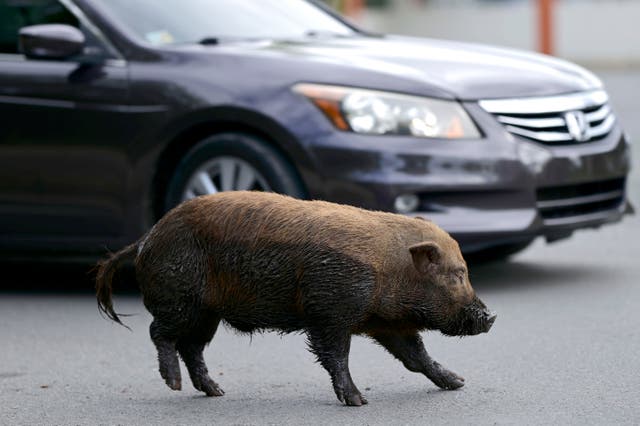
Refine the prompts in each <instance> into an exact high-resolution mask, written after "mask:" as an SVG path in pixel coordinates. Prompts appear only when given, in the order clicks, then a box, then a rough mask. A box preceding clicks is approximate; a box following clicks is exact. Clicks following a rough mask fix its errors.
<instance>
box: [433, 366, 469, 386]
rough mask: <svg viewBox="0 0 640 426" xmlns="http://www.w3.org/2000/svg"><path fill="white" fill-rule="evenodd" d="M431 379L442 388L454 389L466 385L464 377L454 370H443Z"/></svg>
mask: <svg viewBox="0 0 640 426" xmlns="http://www.w3.org/2000/svg"><path fill="white" fill-rule="evenodd" d="M431 381H432V382H433V383H434V384H435V385H436V386H438V387H439V388H441V389H445V390H454V389H458V388H461V387H463V386H464V378H463V377H461V376H458V375H457V374H456V373H454V372H453V371H448V370H443V371H440V372H438V374H437V375H435V376H434V377H431Z"/></svg>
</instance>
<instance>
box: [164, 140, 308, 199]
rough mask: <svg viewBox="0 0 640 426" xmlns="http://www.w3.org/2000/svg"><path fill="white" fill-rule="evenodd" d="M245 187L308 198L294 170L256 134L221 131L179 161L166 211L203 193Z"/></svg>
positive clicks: (169, 189)
mask: <svg viewBox="0 0 640 426" xmlns="http://www.w3.org/2000/svg"><path fill="white" fill-rule="evenodd" d="M243 190H244V191H270V192H278V193H281V194H286V195H290V196H292V197H296V198H305V191H304V189H303V187H302V184H301V182H300V179H299V178H298V177H297V175H296V173H295V170H294V169H293V167H292V166H291V164H289V162H288V161H287V160H286V159H285V158H283V156H282V155H281V154H280V153H279V152H278V151H276V150H275V149H274V148H272V147H271V146H269V145H268V144H267V143H265V142H263V141H262V140H260V139H259V138H257V137H255V136H251V135H246V134H242V133H220V134H216V135H213V136H210V137H208V138H206V139H204V140H202V141H200V142H199V143H197V144H196V145H195V146H194V147H193V148H191V149H190V150H189V151H188V152H187V154H186V155H185V156H184V157H183V158H182V160H181V161H180V162H179V163H178V166H177V168H176V171H175V172H174V174H173V177H172V178H171V180H170V182H169V186H168V191H167V195H166V198H165V211H168V210H169V209H171V208H173V207H175V206H176V205H178V204H179V203H181V202H182V201H186V200H188V199H191V198H194V197H197V196H200V195H208V194H215V193H216V192H221V191H243Z"/></svg>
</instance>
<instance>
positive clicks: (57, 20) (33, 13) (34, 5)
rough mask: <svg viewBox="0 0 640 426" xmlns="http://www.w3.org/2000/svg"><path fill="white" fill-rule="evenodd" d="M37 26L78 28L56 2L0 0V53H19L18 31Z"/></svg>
mask: <svg viewBox="0 0 640 426" xmlns="http://www.w3.org/2000/svg"><path fill="white" fill-rule="evenodd" d="M38 24H67V25H72V26H74V27H76V28H80V24H79V22H78V19H77V18H76V17H75V16H74V15H73V14H72V13H71V12H69V11H68V10H67V8H65V7H64V6H63V5H62V4H60V2H58V1H57V0H0V53H19V52H18V31H20V28H22V27H25V26H28V25H38Z"/></svg>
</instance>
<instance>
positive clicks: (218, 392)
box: [200, 379, 224, 396]
mask: <svg viewBox="0 0 640 426" xmlns="http://www.w3.org/2000/svg"><path fill="white" fill-rule="evenodd" d="M200 390H201V391H202V392H204V393H206V394H207V396H222V395H224V391H223V390H222V389H221V388H220V386H218V384H217V383H216V382H214V381H213V380H211V379H209V380H207V381H206V382H205V383H204V384H203V385H202V389H200Z"/></svg>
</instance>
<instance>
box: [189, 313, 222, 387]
mask: <svg viewBox="0 0 640 426" xmlns="http://www.w3.org/2000/svg"><path fill="white" fill-rule="evenodd" d="M198 322H199V324H198V325H197V326H196V327H194V330H197V333H191V334H190V335H188V336H185V337H181V338H180V339H179V340H178V344H177V348H178V353H179V354H180V357H181V358H182V361H184V364H185V365H186V366H187V370H189V377H190V378H191V383H193V387H194V388H196V389H197V390H199V391H201V392H204V393H205V394H206V395H207V396H222V395H224V391H223V390H222V389H221V388H220V386H218V384H217V383H216V382H214V381H213V379H211V377H210V376H209V370H208V369H207V365H206V364H205V362H204V358H203V355H202V352H203V351H204V348H205V346H206V345H207V344H208V343H209V342H210V341H211V339H212V338H213V336H214V334H215V332H216V330H217V328H218V324H219V323H220V318H219V317H217V316H215V315H202V316H201V320H200V321H198Z"/></svg>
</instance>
